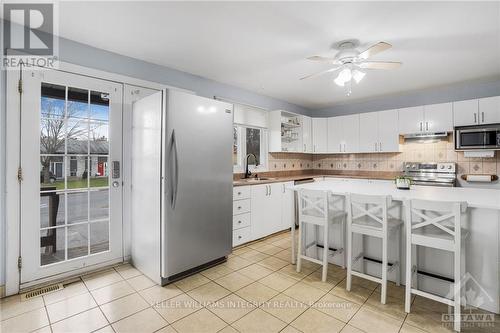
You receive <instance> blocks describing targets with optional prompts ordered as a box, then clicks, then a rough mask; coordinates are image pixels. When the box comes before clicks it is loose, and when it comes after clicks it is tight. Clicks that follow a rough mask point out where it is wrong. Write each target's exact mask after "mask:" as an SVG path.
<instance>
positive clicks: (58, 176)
mask: <svg viewBox="0 0 500 333" xmlns="http://www.w3.org/2000/svg"><path fill="white" fill-rule="evenodd" d="M63 189H64V157H63V156H57V155H56V156H54V155H53V156H40V191H55V190H63Z"/></svg>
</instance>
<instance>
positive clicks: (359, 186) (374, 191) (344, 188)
mask: <svg viewBox="0 0 500 333" xmlns="http://www.w3.org/2000/svg"><path fill="white" fill-rule="evenodd" d="M291 188H292V189H293V190H297V189H301V188H306V189H311V190H323V191H325V190H326V191H330V192H332V193H333V194H338V195H345V194H346V193H349V192H350V193H357V194H369V195H370V194H371V195H391V196H392V198H393V200H397V201H403V200H405V199H424V200H441V201H462V202H467V204H468V206H469V207H473V208H485V209H498V210H500V190H495V189H482V188H464V187H433V186H417V185H413V186H412V187H411V189H410V190H398V189H397V188H396V185H395V184H394V183H393V182H382V181H378V182H367V181H364V182H345V181H342V180H334V179H331V180H325V181H319V182H314V183H307V184H302V185H296V186H293V187H291Z"/></svg>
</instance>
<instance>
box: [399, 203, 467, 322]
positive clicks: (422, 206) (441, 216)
mask: <svg viewBox="0 0 500 333" xmlns="http://www.w3.org/2000/svg"><path fill="white" fill-rule="evenodd" d="M466 210H467V203H465V202H443V201H427V200H408V201H406V202H405V211H406V216H405V222H406V296H405V311H406V312H407V313H409V312H410V306H411V305H410V304H411V294H415V295H419V296H422V297H426V298H429V299H432V300H434V301H437V302H441V303H444V304H447V305H449V306H453V308H454V316H453V327H454V330H455V331H458V332H460V289H461V285H460V280H461V276H462V270H465V261H464V258H465V256H463V254H464V253H462V251H461V248H462V245H463V243H462V242H461V240H462V239H463V238H465V237H466V235H467V231H466V230H465V229H463V228H462V227H461V220H462V214H463V213H465V212H466ZM417 246H426V247H430V248H435V249H440V250H445V251H450V252H453V256H454V264H453V270H454V282H453V283H452V288H453V291H452V294H453V295H452V296H453V299H450V298H446V297H441V296H437V295H435V294H432V293H428V292H425V291H422V290H418V286H417V283H416V281H413V278H414V277H415V278H416V275H417V262H416V259H417V257H416V247H417ZM412 285H413V286H414V287H415V288H413V286H412Z"/></svg>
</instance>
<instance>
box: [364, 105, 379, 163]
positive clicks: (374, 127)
mask: <svg viewBox="0 0 500 333" xmlns="http://www.w3.org/2000/svg"><path fill="white" fill-rule="evenodd" d="M378 127H379V126H378V112H369V113H362V114H360V115H359V152H360V153H372V152H377V151H378V142H379V135H378V132H379V128H378Z"/></svg>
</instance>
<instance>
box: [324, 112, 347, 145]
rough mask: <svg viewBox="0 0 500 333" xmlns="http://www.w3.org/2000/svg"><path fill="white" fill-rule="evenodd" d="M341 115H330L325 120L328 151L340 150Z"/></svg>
mask: <svg viewBox="0 0 500 333" xmlns="http://www.w3.org/2000/svg"><path fill="white" fill-rule="evenodd" d="M341 118H342V117H330V118H328V121H327V127H328V128H327V131H326V132H327V133H326V134H327V138H328V140H327V141H328V142H327V150H328V152H329V153H340V152H341V150H342V139H343V131H342V119H341Z"/></svg>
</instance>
